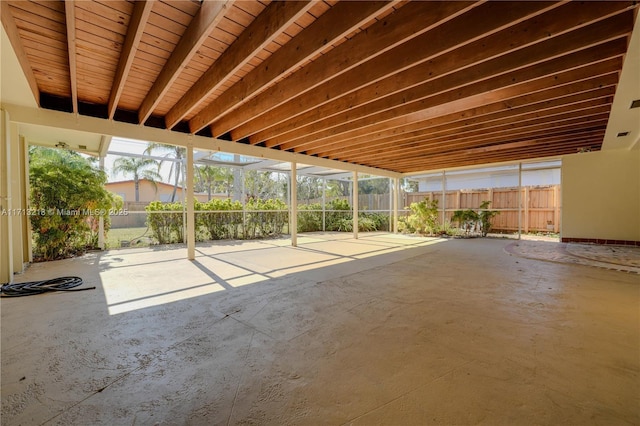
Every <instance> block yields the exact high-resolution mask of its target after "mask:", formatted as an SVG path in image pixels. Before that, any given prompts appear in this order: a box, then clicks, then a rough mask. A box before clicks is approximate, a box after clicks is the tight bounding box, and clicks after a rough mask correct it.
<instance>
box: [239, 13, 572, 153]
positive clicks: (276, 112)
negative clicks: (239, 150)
mask: <svg viewBox="0 0 640 426" xmlns="http://www.w3.org/2000/svg"><path fill="white" fill-rule="evenodd" d="M559 4H560V3H547V2H518V3H515V4H510V5H509V7H508V8H507V9H506V10H508V12H509V13H500V11H505V9H504V5H503V4H500V3H495V2H489V3H486V4H484V5H481V6H479V7H476V8H475V9H473V10H471V11H469V12H467V13H465V14H464V15H462V16H459V17H458V18H456V19H453V20H450V21H448V22H445V23H443V24H442V25H439V26H438V27H436V28H434V29H432V30H431V31H429V32H427V33H425V34H422V35H421V36H418V37H415V38H414V39H412V40H409V41H407V42H406V43H403V44H402V45H401V46H398V47H396V48H394V49H392V50H389V51H387V52H385V53H384V54H382V55H379V56H377V57H375V58H373V59H371V60H370V61H367V62H365V63H363V64H361V65H359V66H358V67H356V68H354V69H352V70H350V71H348V72H346V73H343V74H341V75H339V76H337V77H335V78H333V79H331V80H329V81H327V82H325V83H323V84H322V85H320V86H318V87H316V88H315V89H314V90H313V91H311V92H308V93H304V94H301V95H299V96H297V97H296V98H294V99H292V100H291V101H289V102H287V103H286V104H284V105H281V106H279V107H278V108H275V109H273V110H272V111H271V112H270V113H269V115H268V117H267V118H268V120H265V119H255V120H251V121H250V122H248V123H246V124H244V125H242V126H239V127H238V128H237V129H235V130H234V131H233V132H232V135H233V136H234V139H235V138H237V139H239V138H243V137H246V136H249V135H253V136H252V137H251V138H250V141H251V142H252V143H259V142H262V141H265V140H268V139H269V140H271V139H272V138H274V137H276V136H278V135H280V134H282V133H287V132H292V131H294V130H299V131H301V132H303V130H302V129H300V127H302V126H304V125H305V124H308V123H313V122H314V121H317V120H318V117H330V116H332V115H335V114H336V113H342V112H344V111H346V110H349V109H352V108H354V107H355V106H357V105H360V104H362V103H366V102H369V101H370V100H371V99H375V98H378V97H382V96H384V95H387V94H390V93H393V92H397V91H399V90H402V89H408V88H410V87H411V86H413V85H416V84H419V83H421V82H424V81H425V79H435V78H436V77H438V76H439V75H442V71H441V70H440V69H439V68H443V67H442V64H441V63H442V62H444V63H445V65H447V66H448V67H449V68H455V69H460V68H464V67H465V66H467V65H468V64H469V63H474V62H477V61H478V60H486V59H487V58H490V57H492V56H494V55H496V54H504V52H505V49H507V50H509V49H516V48H517V47H518V45H519V44H522V43H523V41H521V40H524V39H526V40H528V39H529V34H528V33H523V35H522V36H521V37H519V38H518V37H513V36H511V37H510V38H509V39H507V40H506V41H505V37H504V36H502V37H498V38H497V39H498V40H499V41H500V43H499V44H497V45H496V46H492V45H491V44H490V43H482V47H483V48H482V49H478V48H477V47H475V44H477V43H479V41H477V42H476V43H473V42H474V41H476V40H478V39H480V40H484V39H485V38H487V37H488V36H490V35H491V34H496V33H502V32H505V31H506V28H509V27H511V26H513V25H516V24H518V23H519V22H521V21H523V20H524V21H526V20H528V19H529V18H531V17H532V16H536V15H538V14H541V13H543V12H545V11H548V10H549V9H550V8H553V7H557V6H558V5H559ZM540 37H548V32H544V33H542V34H541V36H540ZM470 43H471V44H472V45H474V46H471V47H470V46H469V44H470ZM459 50H464V52H465V53H461V54H458V53H457V52H458V51H459ZM467 51H470V52H472V54H470V55H469V54H467V53H466V52H467ZM434 62H435V63H436V66H435V67H434ZM438 62H440V63H438ZM438 65H439V67H438ZM434 68H435V69H434ZM449 72H450V71H449ZM407 74H411V77H409V76H408V75H407ZM385 82H386V84H385ZM367 89H369V90H368V91H367ZM365 92H366V93H365ZM372 94H373V97H371V95H372ZM347 95H349V96H347ZM327 104H331V106H330V107H329V108H323V106H328V105H327ZM338 104H339V105H340V106H339V107H335V105H338ZM320 109H322V110H323V111H324V110H327V109H329V110H330V111H331V113H330V115H324V114H325V113H324V112H323V113H321V114H320V115H317V114H316V112H317V111H318V110H320ZM336 109H339V111H340V112H337V111H336ZM305 112H306V113H307V114H304V113H305ZM285 120H286V121H285ZM274 123H279V124H275V125H274ZM256 133H257V134H256Z"/></svg>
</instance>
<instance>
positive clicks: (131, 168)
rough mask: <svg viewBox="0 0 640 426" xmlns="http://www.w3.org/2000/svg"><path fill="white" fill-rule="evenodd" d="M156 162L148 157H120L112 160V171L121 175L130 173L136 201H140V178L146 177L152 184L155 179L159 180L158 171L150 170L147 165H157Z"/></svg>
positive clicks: (154, 182)
mask: <svg viewBox="0 0 640 426" xmlns="http://www.w3.org/2000/svg"><path fill="white" fill-rule="evenodd" d="M157 165H158V162H157V161H155V160H152V159H150V158H133V157H120V158H118V159H117V160H116V161H114V162H113V173H114V174H116V175H117V174H118V173H122V174H123V175H128V174H132V175H133V182H134V185H135V189H136V201H140V191H139V187H140V179H141V178H142V179H147V180H148V181H150V182H151V183H152V184H153V185H154V186H155V184H156V180H160V179H161V178H162V177H161V176H160V173H158V172H157V171H155V170H150V169H149V168H148V167H150V166H154V167H157Z"/></svg>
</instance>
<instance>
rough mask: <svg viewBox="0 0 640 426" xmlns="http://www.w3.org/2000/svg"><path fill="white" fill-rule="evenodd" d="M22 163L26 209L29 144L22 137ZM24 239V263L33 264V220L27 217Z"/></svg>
mask: <svg viewBox="0 0 640 426" xmlns="http://www.w3.org/2000/svg"><path fill="white" fill-rule="evenodd" d="M20 150H21V153H20V161H21V162H22V165H21V169H22V178H21V179H22V183H21V186H22V191H21V192H22V204H23V205H24V206H25V208H28V207H29V191H30V188H29V144H28V143H27V141H26V139H24V137H20ZM22 238H23V241H24V244H23V250H24V255H23V258H24V261H25V262H29V263H31V262H33V247H32V231H31V219H30V218H29V217H28V216H27V217H26V218H25V220H24V222H23V228H22Z"/></svg>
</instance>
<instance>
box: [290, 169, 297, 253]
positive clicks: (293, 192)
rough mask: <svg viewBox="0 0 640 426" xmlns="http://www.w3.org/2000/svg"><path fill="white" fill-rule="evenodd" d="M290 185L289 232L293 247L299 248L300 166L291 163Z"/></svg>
mask: <svg viewBox="0 0 640 426" xmlns="http://www.w3.org/2000/svg"><path fill="white" fill-rule="evenodd" d="M290 179H291V180H290V184H289V194H290V196H289V203H290V204H289V211H290V212H291V213H289V224H290V225H289V230H290V232H291V245H292V246H293V247H298V165H297V163H295V162H292V163H291V177H290Z"/></svg>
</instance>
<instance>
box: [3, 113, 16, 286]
mask: <svg viewBox="0 0 640 426" xmlns="http://www.w3.org/2000/svg"><path fill="white" fill-rule="evenodd" d="M9 128H10V121H9V113H8V112H7V111H5V110H2V111H0V212H2V211H4V210H9V209H10V208H11V155H10V154H11V144H10V142H11V131H10V129H9ZM12 218H13V217H12V215H10V214H0V284H4V283H11V282H13V250H12V246H11V241H12V240H13V235H12V230H13V226H12V223H11V219H12Z"/></svg>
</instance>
